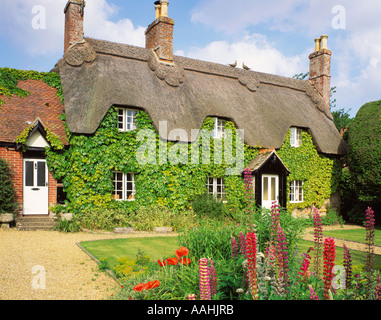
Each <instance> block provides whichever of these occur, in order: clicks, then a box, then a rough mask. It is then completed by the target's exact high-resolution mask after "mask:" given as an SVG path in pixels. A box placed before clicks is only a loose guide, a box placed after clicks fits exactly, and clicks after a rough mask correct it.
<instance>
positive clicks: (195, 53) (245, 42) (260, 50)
mask: <svg viewBox="0 0 381 320" xmlns="http://www.w3.org/2000/svg"><path fill="white" fill-rule="evenodd" d="M177 54H182V55H185V56H187V57H190V58H194V59H201V60H207V61H211V62H217V63H222V64H228V63H233V62H234V61H235V60H237V61H238V67H242V63H245V65H247V66H248V67H250V68H251V69H252V70H254V71H259V72H266V73H271V74H278V75H284V76H289V77H292V76H293V75H295V74H297V73H302V72H306V70H308V54H307V53H302V54H300V55H297V56H285V55H284V54H282V53H281V52H280V51H279V50H277V49H276V48H275V47H274V46H273V44H271V43H270V42H269V41H268V40H267V38H266V37H265V36H263V35H260V34H253V35H246V36H243V37H242V39H240V40H239V41H235V42H228V41H215V42H212V43H210V44H208V45H207V46H205V47H203V48H196V47H193V48H191V49H190V50H189V51H188V52H186V53H185V52H183V51H182V52H177Z"/></svg>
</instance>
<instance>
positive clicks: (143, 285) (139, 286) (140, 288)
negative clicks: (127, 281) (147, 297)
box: [132, 283, 147, 292]
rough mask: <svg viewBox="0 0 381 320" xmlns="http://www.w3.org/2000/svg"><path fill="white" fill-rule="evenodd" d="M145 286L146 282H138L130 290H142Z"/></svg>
mask: <svg viewBox="0 0 381 320" xmlns="http://www.w3.org/2000/svg"><path fill="white" fill-rule="evenodd" d="M146 286H147V284H146V283H139V284H137V285H136V286H135V287H134V288H133V289H132V290H134V291H137V292H142V291H143V290H144V289H146Z"/></svg>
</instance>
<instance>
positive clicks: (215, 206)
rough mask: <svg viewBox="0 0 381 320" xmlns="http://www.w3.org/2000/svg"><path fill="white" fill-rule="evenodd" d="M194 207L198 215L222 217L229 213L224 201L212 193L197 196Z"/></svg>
mask: <svg viewBox="0 0 381 320" xmlns="http://www.w3.org/2000/svg"><path fill="white" fill-rule="evenodd" d="M192 208H193V211H194V213H195V214H196V215H197V216H198V217H208V218H221V217H224V216H225V215H226V213H227V210H226V208H225V205H224V203H223V202H222V201H219V200H217V199H216V197H214V196H213V195H211V194H202V195H198V196H196V197H195V199H194V200H193V203H192Z"/></svg>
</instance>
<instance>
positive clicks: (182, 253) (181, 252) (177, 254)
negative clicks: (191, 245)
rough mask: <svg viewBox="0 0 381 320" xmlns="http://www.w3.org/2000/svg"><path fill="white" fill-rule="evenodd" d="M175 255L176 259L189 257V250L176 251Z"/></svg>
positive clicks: (183, 248) (182, 248)
mask: <svg viewBox="0 0 381 320" xmlns="http://www.w3.org/2000/svg"><path fill="white" fill-rule="evenodd" d="M175 253H176V257H177V258H179V259H180V258H181V257H183V256H187V255H188V254H189V250H188V249H187V248H185V247H181V248H180V249H179V250H176V251H175Z"/></svg>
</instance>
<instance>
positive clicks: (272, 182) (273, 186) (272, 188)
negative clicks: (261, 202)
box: [270, 178, 276, 201]
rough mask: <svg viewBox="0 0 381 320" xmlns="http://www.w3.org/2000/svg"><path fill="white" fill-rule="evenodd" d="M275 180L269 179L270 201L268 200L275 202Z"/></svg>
mask: <svg viewBox="0 0 381 320" xmlns="http://www.w3.org/2000/svg"><path fill="white" fill-rule="evenodd" d="M275 189H276V178H271V199H270V200H274V201H275V200H276V197H275V194H276V190H275Z"/></svg>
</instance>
